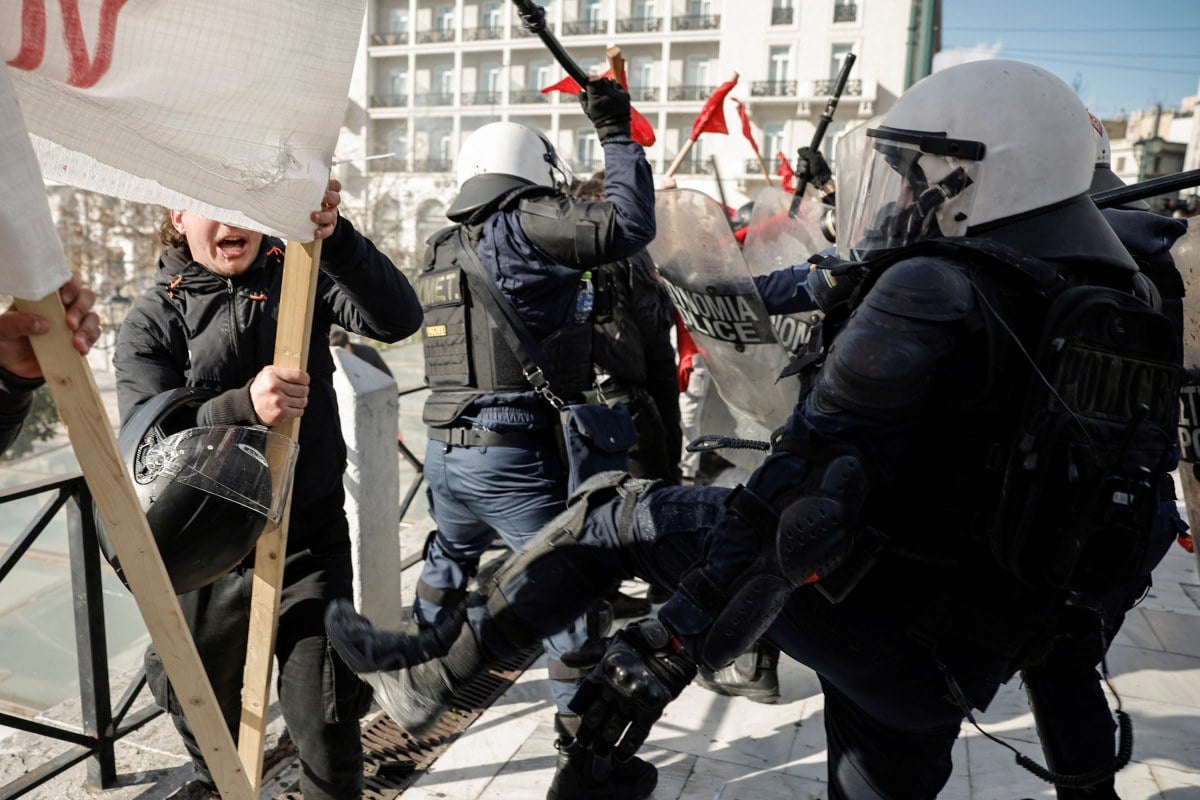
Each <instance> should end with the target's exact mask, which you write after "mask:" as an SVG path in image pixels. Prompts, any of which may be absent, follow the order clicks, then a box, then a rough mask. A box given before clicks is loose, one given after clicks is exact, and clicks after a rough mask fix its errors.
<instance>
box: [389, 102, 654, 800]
mask: <svg viewBox="0 0 1200 800" xmlns="http://www.w3.org/2000/svg"><path fill="white" fill-rule="evenodd" d="M581 103H582V105H583V110H584V112H585V113H586V114H587V116H588V117H589V119H591V121H592V123H593V124H594V125H595V127H596V133H597V135H598V136H599V138H600V141H601V143H602V145H603V147H604V153H605V166H606V173H607V176H608V179H607V181H606V185H605V190H604V199H603V200H602V201H600V202H590V201H585V200H581V199H579V198H575V197H572V196H570V195H569V194H567V193H566V192H565V189H567V188H568V186H569V184H570V178H571V176H570V172H569V170H568V168H567V167H566V166H565V164H564V163H563V162H562V161H561V160H560V159H559V157H558V154H557V152H556V151H555V149H554V147H553V145H552V144H551V143H550V142H549V140H548V139H547V138H546V137H545V135H543V134H542V133H540V132H538V131H535V130H533V129H532V128H529V127H526V126H524V125H519V124H517V123H514V122H494V123H491V124H488V125H484V126H483V127H481V128H480V129H478V130H477V131H475V132H474V133H472V134H471V135H470V136H469V137H468V138H467V139H466V141H465V142H464V143H463V146H462V149H461V151H460V152H459V155H458V162H457V173H458V183H459V191H458V195H457V197H456V198H455V199H454V201H453V202H452V203H451V205H450V208H449V210H448V211H447V216H448V217H449V218H450V220H451V221H452V222H454V223H455V224H454V225H453V226H451V227H449V228H446V229H444V230H442V231H440V232H438V233H436V234H434V236H433V237H431V239H430V240H429V247H428V250H427V252H426V257H425V262H424V265H423V267H422V268H421V270H420V272H419V273H418V275H417V278H416V281H415V284H416V289H417V293H418V295H419V296H420V298H421V303H422V306H423V308H424V310H425V329H424V330H425V336H424V346H425V371H426V377H427V380H428V383H429V385H430V388H431V389H432V393H431V394H430V396H429V399H428V400H427V401H426V403H425V408H424V412H423V419H424V421H425V423H426V424H427V425H428V426H429V445H428V448H427V450H426V454H425V479H426V481H427V482H428V486H429V500H430V503H429V507H430V513H431V515H432V517H433V519H434V521H435V522H436V523H437V532H436V535H435V536H434V537H433V539H432V540H431V542H430V544H429V547H428V548H427V552H426V557H425V563H424V566H423V568H422V571H421V577H420V580H419V582H418V584H417V598H416V601H415V602H414V604H413V616H414V618H415V619H416V621H417V623H418V624H419V625H421V626H424V627H426V628H428V627H430V626H434V625H436V624H438V623H439V622H441V621H442V620H443V619H445V618H447V617H448V616H451V617H452V616H453V613H454V610H455V609H456V608H457V607H458V606H459V605H460V604H461V602H462V600H463V598H464V597H465V594H466V588H467V584H468V581H469V580H470V578H471V576H472V575H474V573H475V571H476V569H477V567H478V564H479V559H480V556H481V555H482V554H483V552H484V550H485V549H486V548H487V546H488V545H489V543H490V542H491V541H492V540H493V539H494V538H495V537H496V536H497V535H499V536H500V537H501V538H502V539H503V540H504V542H505V543H506V544H508V546H509V547H511V548H513V549H514V550H519V549H520V548H521V547H522V546H523V545H524V544H525V543H526V542H527V541H528V540H530V539H532V538H533V537H534V536H535V535H536V534H537V532H538V531H539V530H540V529H541V528H542V527H543V526H544V525H545V524H546V523H547V522H549V521H550V520H551V519H552V518H553V517H554V516H555V515H556V514H558V513H559V512H560V511H561V510H562V509H563V506H564V502H565V500H566V494H567V488H566V487H567V480H566V471H565V469H564V466H563V464H562V461H561V459H560V456H559V450H558V446H559V442H558V439H557V432H556V424H557V411H556V409H555V407H554V406H553V405H552V402H551V400H552V399H554V398H558V399H562V400H570V399H572V398H574V397H579V396H581V395H582V393H583V392H584V391H585V390H586V389H588V388H590V387H591V385H592V383H593V381H594V372H593V357H592V325H593V313H592V309H593V305H594V302H595V297H594V286H593V276H592V275H591V270H594V269H596V268H598V267H600V266H601V265H603V264H606V263H609V262H612V261H616V260H619V259H623V258H627V257H630V256H632V255H634V254H635V253H637V252H638V251H640V250H641V249H642V248H643V247H644V246H645V245H646V244H647V243H648V242H649V241H650V240H651V239H652V238H653V237H654V189H653V182H652V179H651V173H650V167H649V165H648V164H647V163H646V159H645V155H644V153H643V151H642V148H641V146H640V145H638V144H637V143H636V142H634V141H633V140H632V139H631V138H630V135H629V133H630V105H629V95H628V93H626V92H625V91H624V90H623V89H622V88H621V87H620V86H619V85H618V84H616V83H615V82H614V81H611V80H606V79H605V80H594V81H591V82H590V83H589V84H588V86H587V87H586V89H585V91H584V92H583V93H582V94H581ZM472 262H473V263H472ZM480 281H490V282H491V283H493V284H494V286H495V287H497V288H498V289H499V291H500V293H502V295H503V296H504V299H505V300H506V301H507V303H508V304H509V305H510V307H511V309H512V310H513V311H514V312H515V314H516V315H517V316H518V318H519V325H520V326H521V327H523V328H524V329H526V330H527V331H528V334H529V336H530V337H532V338H533V339H535V340H536V348H537V350H538V351H539V352H538V354H537V357H538V358H539V359H540V360H538V361H537V362H536V364H530V363H526V362H525V361H524V359H525V358H526V357H527V355H523V354H522V353H521V352H518V351H517V350H516V349H514V345H513V344H512V337H513V335H514V333H515V331H514V328H515V327H516V326H514V325H512V324H509V322H508V321H507V320H506V318H505V317H504V315H503V313H504V312H503V309H502V307H499V306H497V307H491V308H490V307H489V305H488V303H489V301H490V302H493V303H494V302H495V301H494V300H493V299H492V298H491V292H492V291H493V290H492V289H490V288H488V287H486V285H481V283H480ZM532 366H536V367H537V369H538V370H540V373H539V376H538V379H537V380H538V381H539V383H538V384H537V385H536V390H535V384H534V383H533V382H532V380H533V375H532V372H533V371H532V369H531V367H532ZM580 611H582V609H580ZM587 633H588V632H587V621H586V620H585V618H584V617H583V616H578V615H577V616H575V618H574V619H573V620H570V621H567V622H565V623H564V625H563V626H562V628H560V629H556V630H554V631H548V632H547V636H546V637H543V645H544V647H545V649H546V652H547V655H548V657H549V673H550V686H551V694H552V696H553V699H554V701H555V703H556V704H557V706H558V710H559V713H558V715H557V716H556V717H555V725H556V728H557V732H558V734H559V742H560V745H561V747H562V748H563V750H564V753H565V752H566V746H567V744H568V743H569V742H570V740H571V739H572V737H573V736H574V732H575V728H576V726H577V724H578V717H577V716H576V715H574V714H572V713H569V710H568V708H567V704H568V702H569V701H570V699H571V697H572V696H573V695H574V693H575V689H576V686H577V682H578V679H579V672H578V670H577V669H574V668H571V667H568V666H566V665H564V664H563V662H562V659H561V655H562V654H563V653H564V652H567V651H570V650H573V649H575V648H577V647H579V646H580V645H582V644H583V643H584V642H585V641H586V640H587ZM583 758H584V754H583V753H578V754H575V755H564V757H563V758H562V759H560V762H559V770H558V772H557V774H556V775H555V778H554V782H553V783H552V785H551V787H550V791H549V797H550V798H552V800H553V798H562V800H570V799H578V800H584V799H585V798H608V797H612V798H617V797H621V798H627V797H643V796H645V795H646V794H649V792H650V791H652V790H653V787H654V783H655V780H656V774H655V771H654V768H653V767H651V766H650V765H649V764H646V763H644V762H641V761H635V762H630V763H628V764H626V765H623V767H622V768H621V769H620V770H617V771H615V772H614V773H613V774H612V775H609V776H607V777H606V779H605V780H604V781H597V780H595V779H594V778H593V777H592V776H591V775H590V773H589V772H588V771H587V770H585V769H583V767H582V760H583Z"/></svg>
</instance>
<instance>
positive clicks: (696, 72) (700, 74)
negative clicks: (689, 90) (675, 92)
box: [683, 56, 710, 87]
mask: <svg viewBox="0 0 1200 800" xmlns="http://www.w3.org/2000/svg"><path fill="white" fill-rule="evenodd" d="M709 63H710V61H709V58H708V56H688V57H687V68H686V69H687V76H686V77H685V78H684V81H683V82H684V83H685V84H687V85H689V86H697V87H707V86H708V85H709Z"/></svg>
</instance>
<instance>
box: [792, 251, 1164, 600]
mask: <svg viewBox="0 0 1200 800" xmlns="http://www.w3.org/2000/svg"><path fill="white" fill-rule="evenodd" d="M917 255H933V256H944V257H948V258H952V259H956V260H958V261H960V262H961V261H962V260H963V259H966V260H967V261H968V262H969V263H973V264H975V265H979V266H980V268H981V269H983V270H987V271H988V272H990V273H991V274H992V275H1006V276H1007V278H1008V279H1009V281H1010V282H1011V284H1013V285H1016V286H1019V287H1020V286H1023V287H1024V289H1026V290H1028V293H1029V297H1030V302H1031V303H1033V304H1035V306H1038V307H1041V308H1042V309H1043V310H1044V316H1043V322H1042V326H1041V330H1040V333H1038V334H1037V335H1034V336H1028V337H1027V338H1028V341H1026V340H1024V339H1018V337H1017V335H1016V334H1015V333H1013V332H1012V331H1011V329H1008V334H1007V335H1008V336H1009V337H1010V341H1011V343H1012V344H1013V345H1014V346H1016V347H1018V348H1019V349H1020V350H1021V351H1022V352H1023V353H1024V355H1022V356H1020V358H1021V360H1023V361H1024V363H1025V364H1026V367H1027V369H1026V374H1027V375H1028V378H1027V379H1026V385H1025V387H1024V391H1023V392H1017V393H1015V394H1014V396H1015V397H1017V398H1018V402H1020V403H1021V404H1022V405H1021V408H1020V410H1019V413H1017V414H1016V415H1015V419H1016V421H1017V424H1016V426H1015V433H1014V434H1013V438H1012V439H1011V440H1010V441H1009V442H1007V443H1003V442H1001V443H1000V446H999V447H997V449H996V451H995V452H994V453H993V454H992V455H993V457H992V459H991V460H992V462H993V463H992V464H990V466H992V467H993V468H994V469H995V472H993V474H999V475H1000V481H1001V483H1000V493H999V502H998V503H997V505H996V506H995V508H994V510H989V509H979V511H981V512H983V514H982V519H983V520H984V521H983V522H982V524H981V527H980V528H977V529H975V530H974V531H973V533H974V535H975V536H977V537H980V538H982V539H983V540H984V544H985V546H986V547H987V549H988V550H989V551H990V553H991V555H992V556H993V557H994V559H995V561H996V562H997V563H998V564H999V565H1000V566H1001V567H1002V568H1003V569H1004V570H1005V571H1007V572H1008V573H1009V574H1011V575H1013V576H1014V577H1015V578H1016V579H1017V580H1019V581H1020V582H1022V583H1024V584H1027V585H1030V586H1033V587H1037V588H1039V589H1049V590H1065V591H1082V592H1104V591H1107V590H1109V589H1113V588H1116V587H1117V586H1120V585H1122V584H1124V583H1126V582H1128V581H1129V580H1131V579H1133V578H1135V577H1137V576H1139V575H1144V574H1145V573H1146V571H1147V570H1148V569H1149V567H1150V566H1152V565H1150V564H1148V563H1147V562H1148V560H1149V558H1148V554H1149V553H1153V552H1154V544H1153V543H1152V541H1151V540H1152V534H1153V524H1154V518H1155V515H1156V513H1157V507H1158V501H1159V497H1160V491H1159V490H1160V486H1162V485H1163V483H1164V481H1169V480H1171V478H1170V475H1169V472H1170V470H1171V469H1173V468H1174V465H1175V461H1176V447H1175V442H1176V438H1177V432H1176V431H1177V425H1178V416H1179V390H1180V386H1181V384H1182V377H1183V370H1182V341H1181V334H1180V331H1179V330H1178V329H1177V328H1176V327H1175V326H1174V325H1173V324H1172V323H1171V321H1170V319H1169V318H1168V317H1167V316H1166V315H1164V314H1163V313H1162V312H1160V311H1158V310H1156V309H1154V308H1152V307H1150V306H1149V305H1148V304H1147V303H1146V302H1145V301H1143V300H1142V299H1140V298H1139V297H1137V296H1135V295H1134V294H1133V293H1132V292H1131V291H1129V292H1127V291H1121V290H1117V289H1112V288H1107V287H1101V286H1068V285H1067V283H1066V281H1064V280H1063V279H1062V278H1060V277H1058V275H1057V272H1056V271H1055V270H1054V269H1053V268H1052V267H1050V266H1049V265H1048V264H1045V263H1044V262H1040V261H1037V260H1036V259H1030V258H1026V257H1023V256H1020V255H1019V254H1016V253H1014V252H1013V251H1011V250H1008V249H1007V248H1003V247H1000V246H997V245H994V244H992V243H990V242H986V241H979V240H966V239H959V240H955V239H939V240H931V241H927V242H922V243H919V244H917V245H914V246H912V247H910V248H905V249H904V250H902V251H897V252H893V253H890V254H888V255H886V256H884V257H882V258H880V259H876V260H873V261H870V262H866V263H865V264H863V265H860V266H861V268H862V269H863V272H864V277H863V278H862V281H861V283H860V284H859V285H858V287H857V288H856V290H855V292H854V294H853V295H852V296H851V298H850V299H849V301H848V303H847V304H846V306H845V307H844V308H841V309H838V310H837V313H833V314H830V315H828V316H827V319H826V324H828V323H833V324H835V325H837V323H838V322H839V321H842V320H844V319H845V318H846V317H848V316H849V314H850V312H851V311H852V310H853V308H854V307H856V306H857V305H858V304H859V303H860V302H861V301H862V298H863V297H864V296H865V295H866V293H867V292H868V291H869V290H870V288H871V286H873V285H874V283H875V281H876V280H878V278H879V276H880V275H881V274H882V273H883V272H884V271H885V270H886V269H887V268H888V267H890V266H891V265H892V264H894V263H896V262H897V261H900V260H902V259H905V258H910V257H913V256H917ZM985 305H986V304H985ZM987 313H991V312H990V311H988V312H987ZM1006 327H1007V326H1004V325H1002V326H1001V328H1006ZM1035 327H1036V326H1035ZM838 328H840V325H837V327H834V328H833V329H832V330H828V331H823V332H822V335H820V336H818V337H816V340H817V341H822V342H826V343H828V342H831V341H832V340H833V339H834V338H836V335H837V332H838ZM818 346H819V345H818ZM827 346H828V345H827V344H826V345H825V347H827ZM809 359H811V360H813V361H815V362H816V364H819V363H820V361H821V358H820V356H817V355H816V354H814V356H809Z"/></svg>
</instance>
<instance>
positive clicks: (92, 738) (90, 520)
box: [0, 473, 162, 800]
mask: <svg viewBox="0 0 1200 800" xmlns="http://www.w3.org/2000/svg"><path fill="white" fill-rule="evenodd" d="M41 495H45V496H46V501H45V502H44V503H43V504H42V507H41V508H40V509H39V510H38V512H37V514H36V515H35V516H34V518H33V519H32V520H31V521H30V522H29V524H28V525H26V526H25V529H24V530H23V531H22V532H21V534H20V536H18V537H17V539H16V541H14V542H13V543H12V544H11V545H10V546H9V547H8V549H7V550H6V551H5V552H4V554H3V556H2V557H0V582H3V581H4V579H5V578H6V577H8V575H9V573H11V572H12V570H13V568H14V567H15V566H16V565H17V563H18V562H19V561H20V560H21V557H22V556H23V555H25V553H27V552H28V551H29V549H30V548H31V547H32V546H33V544H34V542H36V541H37V539H38V536H40V535H41V533H42V532H43V531H44V530H45V529H46V527H47V526H48V525H49V524H50V522H51V520H52V519H54V517H55V516H56V515H57V514H58V513H60V512H63V513H65V514H66V521H67V541H68V547H69V553H70V561H71V593H72V597H73V598H74V604H73V606H74V616H75V651H76V654H77V659H78V667H79V700H80V707H81V712H82V723H81V725H80V727H79V728H77V729H76V728H69V727H66V726H63V725H58V724H55V725H50V724H46V723H44V722H39V721H37V720H34V719H30V718H27V717H23V716H18V715H15V714H8V713H3V712H0V725H6V726H8V727H10V728H15V729H16V730H20V731H25V732H27V733H32V734H35V735H37V736H45V737H48V738H50V739H55V740H57V741H61V742H66V743H68V744H71V745H74V747H72V748H71V749H69V750H67V751H66V752H64V753H62V754H61V755H58V756H55V757H54V758H52V759H50V760H49V761H47V762H45V763H44V764H40V765H39V766H37V767H35V768H34V769H32V770H30V771H29V772H27V773H25V774H24V775H22V776H20V777H19V778H16V779H14V780H12V781H9V782H8V783H6V784H4V785H3V786H0V800H10V798H15V797H20V796H21V795H23V794H25V793H26V792H29V791H31V790H32V789H35V788H37V787H38V786H41V785H42V784H43V783H45V782H46V781H48V780H50V779H51V778H54V777H55V776H56V775H59V774H61V773H62V772H65V771H66V770H67V769H69V768H71V767H73V766H74V765H75V764H78V763H79V762H81V761H83V760H85V759H86V760H87V761H88V767H87V782H88V785H89V786H91V787H93V788H97V789H107V788H109V787H111V786H113V785H115V784H116V780H117V769H116V758H115V755H114V744H115V743H116V742H117V740H119V739H121V738H122V737H124V736H126V735H128V734H130V733H132V732H133V731H135V730H137V729H138V728H140V727H142V726H143V725H145V724H146V723H147V722H149V721H150V720H152V719H154V718H155V717H156V716H158V715H159V714H161V713H162V711H161V709H159V708H158V706H157V705H155V704H154V703H153V702H151V703H150V704H149V705H146V706H142V707H140V708H139V709H137V710H136V711H131V709H132V708H133V704H134V701H135V700H137V698H138V695H139V694H140V693H141V690H142V688H143V687H144V686H145V684H146V676H145V673H144V672H141V671H139V672H138V674H137V675H136V676H135V677H134V680H133V683H131V684H130V685H129V686H128V687H127V688H126V689H125V691H124V693H123V694H122V695H121V698H120V699H119V700H118V701H117V703H116V705H115V706H114V705H113V703H112V696H111V693H110V689H109V675H108V638H107V635H106V633H105V624H104V593H103V590H102V588H101V583H100V547H99V544H98V542H97V538H96V522H95V518H94V517H93V516H92V496H91V494H90V493H89V492H88V488H87V484H86V483H84V480H83V476H82V475H81V474H79V473H75V474H73V475H69V476H67V477H65V478H54V479H47V480H43V481H38V482H36V483H29V484H25V485H23V486H18V487H16V488H14V489H8V490H6V491H3V492H0V505H2V504H4V503H11V502H14V501H17V500H22V499H25V498H28V497H35V496H41Z"/></svg>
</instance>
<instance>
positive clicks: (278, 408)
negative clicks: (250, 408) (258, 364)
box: [250, 364, 309, 425]
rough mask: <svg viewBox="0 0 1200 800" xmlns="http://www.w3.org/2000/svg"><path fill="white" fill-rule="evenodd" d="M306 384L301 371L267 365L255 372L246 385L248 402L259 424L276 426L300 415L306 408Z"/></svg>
mask: <svg viewBox="0 0 1200 800" xmlns="http://www.w3.org/2000/svg"><path fill="white" fill-rule="evenodd" d="M308 383H309V377H308V373H307V372H305V371H304V370H299V369H290V368H288V367H276V366H273V365H271V364H268V365H267V366H265V367H263V368H262V369H261V370H259V373H258V374H257V375H255V376H254V380H253V381H251V382H250V401H251V402H252V403H253V404H254V413H255V414H256V415H257V416H258V419H259V421H260V422H261V423H262V424H264V425H278V424H279V423H281V422H284V421H285V420H289V419H295V418H297V417H299V416H302V415H303V414H304V408H305V406H307V405H308Z"/></svg>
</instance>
